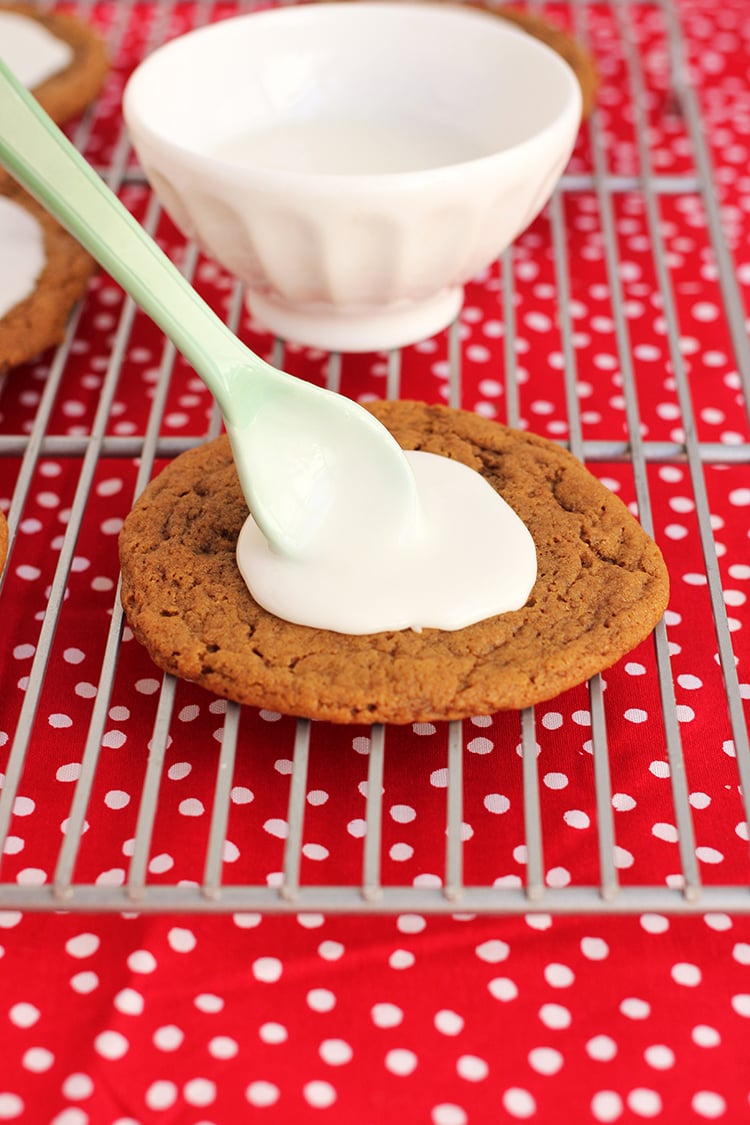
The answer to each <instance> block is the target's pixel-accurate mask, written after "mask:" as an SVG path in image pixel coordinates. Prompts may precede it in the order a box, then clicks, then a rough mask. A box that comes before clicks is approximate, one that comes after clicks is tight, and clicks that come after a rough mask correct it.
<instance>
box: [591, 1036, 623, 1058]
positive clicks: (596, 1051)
mask: <svg viewBox="0 0 750 1125" xmlns="http://www.w3.org/2000/svg"><path fill="white" fill-rule="evenodd" d="M586 1053H587V1054H588V1055H589V1057H590V1058H592V1059H595V1060H596V1061H597V1062H609V1061H610V1059H613V1058H614V1057H615V1055H616V1054H617V1044H616V1043H615V1041H614V1039H612V1038H611V1037H610V1036H609V1035H595V1036H594V1037H593V1039H589V1041H588V1043H587V1044H586Z"/></svg>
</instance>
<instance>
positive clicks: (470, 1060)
mask: <svg viewBox="0 0 750 1125" xmlns="http://www.w3.org/2000/svg"><path fill="white" fill-rule="evenodd" d="M456 1072H457V1074H458V1076H459V1078H464V1079H465V1080H466V1081H467V1082H481V1081H482V1080H483V1079H485V1078H486V1077H487V1075H488V1074H489V1072H490V1068H489V1066H488V1065H487V1063H486V1062H485V1060H484V1059H480V1058H479V1056H478V1055H461V1056H460V1057H459V1058H458V1059H457V1060H456Z"/></svg>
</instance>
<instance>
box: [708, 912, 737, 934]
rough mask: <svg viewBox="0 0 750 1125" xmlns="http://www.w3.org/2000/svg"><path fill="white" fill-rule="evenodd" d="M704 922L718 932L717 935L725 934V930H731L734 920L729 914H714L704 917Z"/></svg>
mask: <svg viewBox="0 0 750 1125" xmlns="http://www.w3.org/2000/svg"><path fill="white" fill-rule="evenodd" d="M703 921H704V922H705V924H706V925H707V926H708V928H709V929H711V930H716V932H717V933H724V931H725V930H731V928H732V919H731V918H730V917H729V915H728V914H713V913H710V912H709V913H708V914H704V915H703Z"/></svg>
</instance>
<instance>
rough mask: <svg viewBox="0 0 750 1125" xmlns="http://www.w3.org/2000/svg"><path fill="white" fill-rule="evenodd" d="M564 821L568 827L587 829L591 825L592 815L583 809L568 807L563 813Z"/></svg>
mask: <svg viewBox="0 0 750 1125" xmlns="http://www.w3.org/2000/svg"><path fill="white" fill-rule="evenodd" d="M563 821H564V823H565V824H567V826H568V828H578V829H585V828H589V827H590V825H591V817H590V816H589V815H588V813H585V812H583V810H582V809H568V810H567V811H566V812H564V813H563Z"/></svg>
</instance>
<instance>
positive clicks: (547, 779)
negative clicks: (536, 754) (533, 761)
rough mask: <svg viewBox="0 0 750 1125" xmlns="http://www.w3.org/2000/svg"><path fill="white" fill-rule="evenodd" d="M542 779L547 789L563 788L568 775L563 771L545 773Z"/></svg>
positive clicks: (566, 782)
mask: <svg viewBox="0 0 750 1125" xmlns="http://www.w3.org/2000/svg"><path fill="white" fill-rule="evenodd" d="M543 781H544V784H545V785H546V786H547V788H548V789H565V788H566V786H567V784H568V776H567V774H564V773H554V772H553V773H546V774H545V775H544V778H543Z"/></svg>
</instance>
